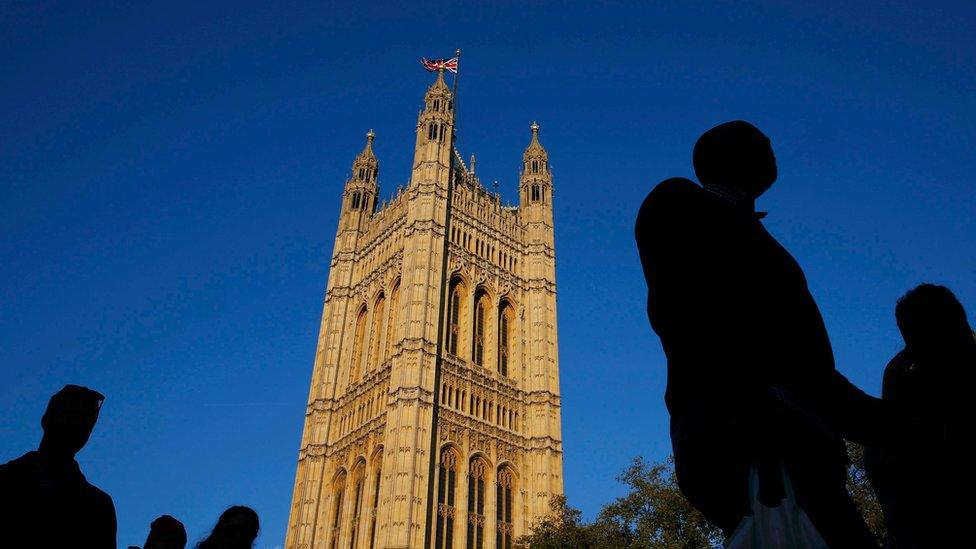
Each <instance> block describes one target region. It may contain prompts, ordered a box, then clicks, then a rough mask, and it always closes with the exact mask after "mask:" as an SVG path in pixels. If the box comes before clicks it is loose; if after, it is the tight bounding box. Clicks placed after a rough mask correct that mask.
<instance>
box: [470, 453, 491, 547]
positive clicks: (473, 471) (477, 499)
mask: <svg viewBox="0 0 976 549" xmlns="http://www.w3.org/2000/svg"><path fill="white" fill-rule="evenodd" d="M487 475H488V466H487V464H486V463H485V461H484V460H483V459H480V458H475V459H472V460H471V463H470V465H469V467H468V537H467V540H468V544H467V549H482V548H483V547H484V546H485V485H486V484H487V478H486V477H487Z"/></svg>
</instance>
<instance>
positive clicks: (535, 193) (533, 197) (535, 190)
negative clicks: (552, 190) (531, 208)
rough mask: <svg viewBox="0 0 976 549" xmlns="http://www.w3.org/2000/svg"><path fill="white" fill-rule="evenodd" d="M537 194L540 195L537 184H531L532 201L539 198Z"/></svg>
mask: <svg viewBox="0 0 976 549" xmlns="http://www.w3.org/2000/svg"><path fill="white" fill-rule="evenodd" d="M539 195H540V193H539V186H538V185H532V201H533V202H535V201H538V200H539Z"/></svg>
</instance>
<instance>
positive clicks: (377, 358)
mask: <svg viewBox="0 0 976 549" xmlns="http://www.w3.org/2000/svg"><path fill="white" fill-rule="evenodd" d="M385 304H386V299H384V298H383V294H380V296H379V297H378V298H377V299H376V304H375V305H373V333H372V334H371V335H370V337H372V338H373V339H372V341H371V343H372V347H373V350H372V351H370V354H371V361H370V369H378V368H379V367H380V365H382V364H383V351H384V348H383V313H384V312H385V311H384V310H383V305H385Z"/></svg>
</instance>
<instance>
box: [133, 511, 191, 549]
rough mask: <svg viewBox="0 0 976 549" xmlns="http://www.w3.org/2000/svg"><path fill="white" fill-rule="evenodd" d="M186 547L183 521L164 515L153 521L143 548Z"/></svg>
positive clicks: (169, 548) (174, 548)
mask: <svg viewBox="0 0 976 549" xmlns="http://www.w3.org/2000/svg"><path fill="white" fill-rule="evenodd" d="M184 547H186V528H184V527H183V523H182V522H180V521H178V520H176V519H175V518H173V517H171V516H169V515H162V516H160V517H158V518H156V520H154V521H152V524H151V525H150V526H149V536H147V537H146V543H144V544H143V546H142V549H183V548H184Z"/></svg>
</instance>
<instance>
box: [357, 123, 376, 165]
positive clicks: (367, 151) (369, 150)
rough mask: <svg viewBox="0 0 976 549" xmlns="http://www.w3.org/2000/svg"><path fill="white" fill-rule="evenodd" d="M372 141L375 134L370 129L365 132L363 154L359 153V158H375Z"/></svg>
mask: <svg viewBox="0 0 976 549" xmlns="http://www.w3.org/2000/svg"><path fill="white" fill-rule="evenodd" d="M373 139H376V133H375V132H374V131H373V130H372V129H370V130H369V131H368V132H366V146H365V147H363V152H361V153H359V157H360V158H364V159H365V158H376V155H375V154H373Z"/></svg>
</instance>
